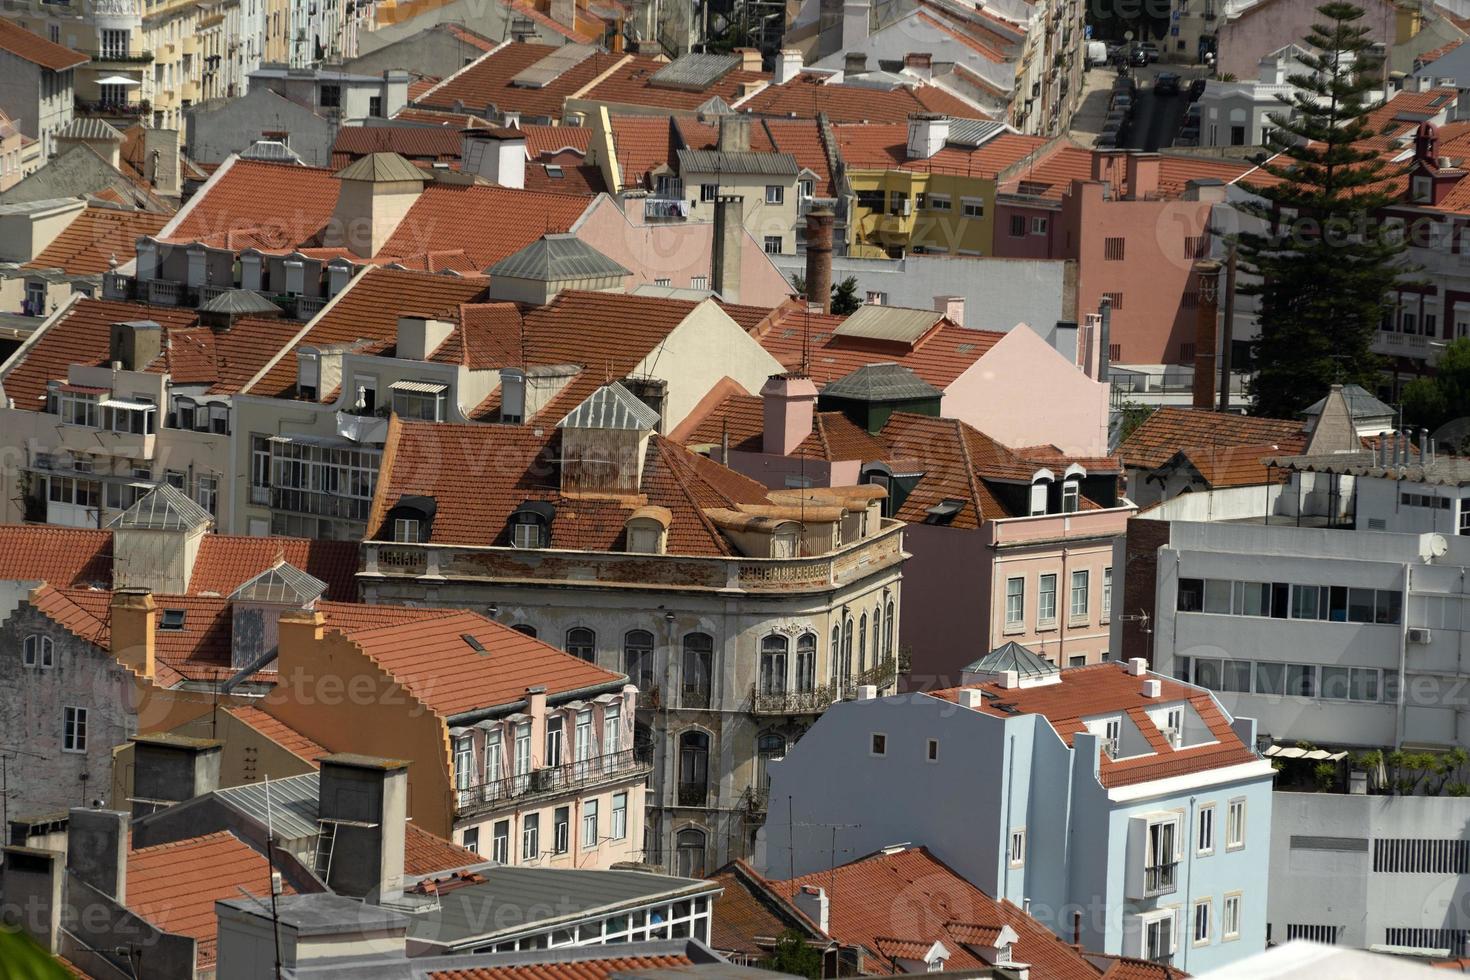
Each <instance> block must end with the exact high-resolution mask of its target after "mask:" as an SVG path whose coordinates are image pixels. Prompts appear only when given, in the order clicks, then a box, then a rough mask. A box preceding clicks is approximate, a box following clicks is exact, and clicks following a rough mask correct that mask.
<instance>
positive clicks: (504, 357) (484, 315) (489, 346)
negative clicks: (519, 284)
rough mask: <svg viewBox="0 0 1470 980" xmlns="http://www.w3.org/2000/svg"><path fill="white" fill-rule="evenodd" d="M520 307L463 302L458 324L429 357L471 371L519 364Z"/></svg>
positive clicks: (509, 304)
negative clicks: (458, 365) (463, 366)
mask: <svg viewBox="0 0 1470 980" xmlns="http://www.w3.org/2000/svg"><path fill="white" fill-rule="evenodd" d="M521 329H522V322H521V308H520V307H519V306H517V305H516V304H514V303H466V304H463V305H461V306H460V308H459V325H458V326H456V327H455V329H454V332H453V333H451V334H450V335H449V337H448V338H447V339H446V340H445V341H444V343H442V344H440V345H439V348H438V349H437V350H435V351H434V353H433V355H432V356H431V357H430V358H429V359H430V360H431V361H437V362H440V363H443V364H464V365H465V366H466V367H468V368H470V369H472V370H485V369H487V368H499V367H508V366H514V365H516V364H519V363H520V356H521V354H520V347H521Z"/></svg>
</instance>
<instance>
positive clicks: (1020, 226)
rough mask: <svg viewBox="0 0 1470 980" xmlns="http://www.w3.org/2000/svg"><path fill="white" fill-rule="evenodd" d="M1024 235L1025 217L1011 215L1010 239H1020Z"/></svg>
mask: <svg viewBox="0 0 1470 980" xmlns="http://www.w3.org/2000/svg"><path fill="white" fill-rule="evenodd" d="M1025 234H1026V216H1025V215H1022V214H1013V215H1011V237H1012V238H1021V237H1023V236H1025Z"/></svg>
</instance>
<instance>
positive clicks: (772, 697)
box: [750, 658, 898, 717]
mask: <svg viewBox="0 0 1470 980" xmlns="http://www.w3.org/2000/svg"><path fill="white" fill-rule="evenodd" d="M897 679H898V664H897V663H896V662H895V661H894V660H893V659H892V658H889V659H887V660H884V661H882V662H880V663H877V664H875V665H873V666H872V667H869V668H868V669H867V670H865V671H863V672H862V673H859V674H854V675H852V676H851V677H848V678H840V679H838V680H835V681H833V682H832V683H830V684H822V685H820V686H818V687H815V688H811V689H808V690H804V691H762V690H760V688H759V686H758V685H751V688H750V713H751V714H753V715H772V716H786V717H790V716H794V715H819V714H821V713H822V712H823V711H826V710H827V706H828V705H830V704H831V703H832V702H834V701H841V700H842V699H843V698H844V697H851V696H853V695H855V694H856V693H857V689H858V688H859V687H863V686H865V685H869V684H871V685H872V686H874V687H876V688H877V689H878V693H879V694H880V695H881V694H886V693H890V689H891V688H892V687H893V685H894V682H895V681H896V680H897Z"/></svg>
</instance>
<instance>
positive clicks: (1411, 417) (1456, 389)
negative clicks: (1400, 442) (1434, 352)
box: [1403, 337, 1470, 429]
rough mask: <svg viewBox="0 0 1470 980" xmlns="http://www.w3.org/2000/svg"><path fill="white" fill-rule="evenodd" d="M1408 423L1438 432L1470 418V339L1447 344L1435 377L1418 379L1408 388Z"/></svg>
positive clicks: (1405, 396)
mask: <svg viewBox="0 0 1470 980" xmlns="http://www.w3.org/2000/svg"><path fill="white" fill-rule="evenodd" d="M1403 403H1404V421H1406V422H1409V423H1411V424H1413V425H1423V426H1427V427H1428V428H1431V429H1434V428H1438V427H1439V426H1441V425H1443V424H1444V423H1446V422H1448V421H1449V420H1450V419H1457V418H1460V417H1461V416H1463V415H1470V337H1459V338H1456V339H1455V340H1452V341H1450V342H1449V343H1448V344H1446V345H1445V348H1444V350H1442V351H1441V352H1440V355H1439V360H1438V361H1437V362H1436V363H1435V366H1434V377H1432V378H1416V379H1415V380H1414V381H1411V382H1409V384H1408V385H1406V386H1405V387H1404V393H1403Z"/></svg>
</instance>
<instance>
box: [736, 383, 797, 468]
mask: <svg viewBox="0 0 1470 980" xmlns="http://www.w3.org/2000/svg"><path fill="white" fill-rule="evenodd" d="M761 408H762V411H763V413H764V418H765V427H764V428H763V429H762V430H761V452H763V453H765V454H766V455H767V456H790V455H791V454H792V453H794V452H796V447H798V446H800V445H801V444H802V443H803V442H804V441H806V439H807V437H808V436H810V435H811V434H812V419H813V416H814V413H815V412H816V408H817V386H816V385H814V384H812V382H811V379H810V378H807V377H805V376H803V375H800V374H773V375H771V377H770V379H769V380H767V381H766V383H765V385H764V386H763V387H762V388H761ZM725 465H726V466H729V465H730V464H729V462H728V461H726V463H725Z"/></svg>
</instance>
